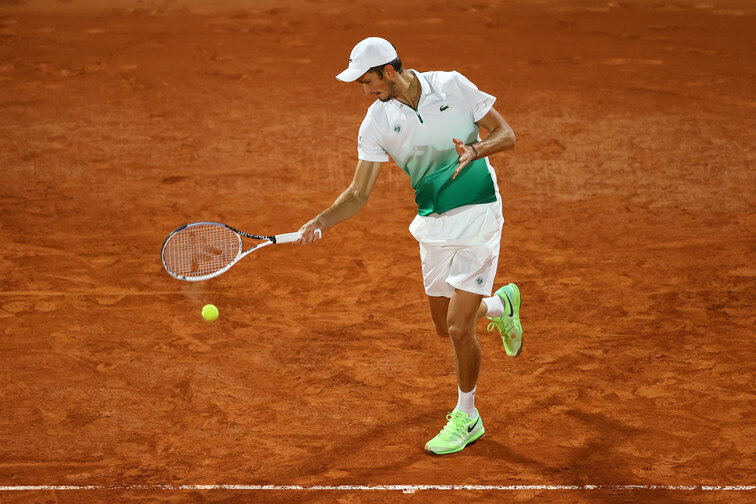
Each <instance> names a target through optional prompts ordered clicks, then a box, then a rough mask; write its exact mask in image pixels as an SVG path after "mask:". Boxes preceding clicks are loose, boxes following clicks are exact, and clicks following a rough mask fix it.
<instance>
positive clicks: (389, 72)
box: [383, 65, 396, 79]
mask: <svg viewBox="0 0 756 504" xmlns="http://www.w3.org/2000/svg"><path fill="white" fill-rule="evenodd" d="M383 74H384V75H386V76H387V77H388V78H389V79H394V78H395V77H396V70H394V67H393V66H391V65H386V66H385V67H383Z"/></svg>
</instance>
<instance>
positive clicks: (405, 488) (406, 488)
mask: <svg viewBox="0 0 756 504" xmlns="http://www.w3.org/2000/svg"><path fill="white" fill-rule="evenodd" d="M50 490H55V491H65V490H88V491H91V490H106V491H108V490H110V491H112V490H139V491H145V490H162V491H165V490H248V491H395V492H398V491H401V492H403V493H415V492H417V491H423V490H441V491H450V490H451V491H454V490H472V491H523V490H540V491H560V490H588V491H592V490H668V491H686V492H690V491H696V490H698V491H704V492H712V491H714V492H717V491H729V492H751V491H756V485H310V486H304V485H34V486H31V485H19V486H0V492H12V491H50Z"/></svg>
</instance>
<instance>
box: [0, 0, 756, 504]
mask: <svg viewBox="0 0 756 504" xmlns="http://www.w3.org/2000/svg"><path fill="white" fill-rule="evenodd" d="M219 4H220V5H219ZM754 32H756V6H755V5H754V4H753V3H752V2H747V1H736V0H723V1H721V2H719V1H710V2H708V3H706V2H705V1H704V0H700V1H698V0H679V1H676V2H673V3H670V2H665V1H659V2H654V1H643V2H633V1H627V2H612V3H607V2H599V1H596V2H593V1H588V0H574V1H570V2H562V1H556V0H551V1H537V2H536V1H533V2H523V1H514V2H510V1H507V2H504V1H496V0H489V1H486V0H481V1H480V2H477V3H476V2H473V3H464V2H463V3H452V2H442V1H431V2H406V1H398V0H383V1H380V2H376V3H373V2H370V3H369V2H366V1H364V0H359V1H357V2H346V1H344V2H337V1H333V0H322V1H318V0H311V1H300V0H297V1H292V2H284V1H280V2H272V1H249V2H243V1H241V0H236V1H234V2H224V3H222V4H221V3H219V2H218V3H216V2H210V1H207V2H204V1H194V0H180V1H173V2H171V1H165V2H162V1H160V2H158V1H149V0H146V1H126V0H118V1H111V2H95V1H79V0H72V1H68V2H62V1H61V2H54V1H51V0H47V1H29V2H24V1H8V0H2V1H0V172H1V173H2V184H1V185H0V207H1V209H0V251H1V253H0V287H1V288H2V291H0V487H18V486H61V485H70V486H75V487H82V486H87V485H93V486H95V487H96V489H94V490H81V489H79V490H52V489H49V490H27V491H22V490H6V491H0V502H2V503H20V502H40V503H68V502H229V503H231V502H281V503H283V502H338V503H343V504H347V503H348V504H351V503H359V502H370V503H373V502H440V503H445V502H452V501H454V502H481V501H489V502H494V501H496V502H538V503H541V502H554V503H611V502H696V503H699V502H701V503H703V502H718V503H719V502H721V503H733V502H735V503H738V502H740V503H746V502H754V501H756V489H754V488H753V485H756V458H755V456H754V453H756V426H755V422H754V418H756V385H754V384H755V383H756V342H755V338H754V336H755V333H754V325H755V323H756V311H755V310H754V300H755V299H756V284H755V280H756V254H755V253H754V252H755V249H756V190H755V187H756V175H755V171H754V161H755V160H756V146H755V144H754V136H753V135H754V130H755V129H756V119H755V118H756V86H755V85H754V82H756V65H755V63H754V54H755V51H754V50H755V49H756V42H755V41H756V38H754ZM370 35H378V36H383V37H385V38H388V39H390V40H391V41H393V42H394V44H395V45H396V46H397V48H398V50H399V54H400V56H401V57H402V59H403V60H404V63H405V65H406V67H408V68H414V69H418V70H423V71H424V70H453V69H454V70H458V71H460V72H462V73H463V74H464V75H466V76H467V77H469V78H470V79H471V80H472V81H473V82H475V83H476V84H477V85H478V86H479V87H480V88H481V89H482V90H484V91H487V92H489V93H491V94H493V95H495V96H497V97H498V101H497V104H496V107H497V109H498V110H499V111H500V112H501V113H502V115H503V116H504V117H505V118H506V119H507V121H508V122H509V124H510V125H511V126H512V128H513V129H514V131H515V133H516V134H517V139H518V143H517V146H516V148H515V150H514V151H511V152H508V153H502V154H497V155H496V156H494V157H493V158H492V163H493V164H494V166H495V167H496V169H497V173H498V177H499V188H500V190H501V193H502V196H503V199H504V216H505V219H506V224H505V227H504V238H503V242H502V256H501V259H500V264H499V272H498V275H497V282H496V284H497V285H501V284H503V283H508V282H511V281H514V282H517V284H518V285H519V286H520V289H521V291H522V295H523V306H522V323H523V327H524V331H525V347H524V351H523V353H522V355H521V356H520V357H519V358H517V359H511V358H508V357H507V356H506V354H505V353H504V350H503V347H502V345H501V342H500V339H499V338H498V336H496V335H495V334H494V333H491V334H489V333H487V332H486V330H485V324H484V323H483V322H481V323H480V324H479V327H478V337H479V339H480V341H481V345H482V347H483V352H484V355H483V359H484V360H483V368H482V371H481V376H480V380H479V384H478V400H477V401H476V405H477V407H478V409H479V410H480V412H481V415H482V418H483V421H484V424H485V427H486V434H485V436H483V438H481V439H480V440H479V441H478V442H477V443H475V444H474V445H472V446H470V447H468V448H467V449H466V450H464V451H463V452H461V453H459V454H456V455H452V456H447V457H431V456H428V455H426V454H425V453H424V452H423V449H422V448H423V445H424V443H425V442H426V441H427V440H428V439H430V437H432V436H433V435H435V434H436V433H437V432H438V430H439V429H440V428H441V427H442V426H443V424H444V422H445V420H444V415H445V414H446V412H447V411H450V410H451V409H452V408H453V407H454V404H455V401H456V380H455V375H454V367H453V359H452V347H451V344H450V343H449V341H446V340H442V339H441V338H439V337H438V336H437V335H436V334H435V333H434V331H433V327H432V324H431V322H430V318H429V315H428V309H427V303H426V300H425V296H424V293H423V286H422V279H421V276H420V260H419V257H418V250H417V244H416V242H415V241H414V240H413V238H412V237H411V235H410V234H409V232H408V230H407V226H408V225H409V223H410V221H411V220H412V218H413V215H414V213H415V206H414V200H413V196H414V195H413V193H412V190H411V188H410V185H409V179H408V178H407V177H406V176H405V175H404V173H402V172H401V171H400V170H399V168H398V167H396V166H395V165H393V164H389V165H385V166H384V169H383V172H382V175H381V177H380V178H379V180H378V184H377V187H376V190H375V192H374V193H373V195H372V197H371V200H370V202H369V203H368V205H367V206H366V208H365V209H364V210H363V211H362V212H361V213H360V214H359V215H358V216H357V217H355V218H354V219H352V220H350V221H348V222H346V223H344V224H342V225H340V226H337V227H335V228H333V229H330V230H328V231H327V232H326V233H325V236H324V240H322V241H321V242H319V243H318V244H316V245H313V246H310V247H301V246H290V245H286V246H279V247H271V248H267V249H265V250H263V251H261V252H260V253H259V254H257V255H253V256H251V257H248V258H247V259H245V260H244V261H242V262H241V263H239V264H238V265H236V266H235V267H234V268H233V269H232V270H231V271H230V272H229V273H227V274H225V275H223V276H221V277H219V278H217V279H214V280H211V281H208V282H202V283H196V284H189V283H182V282H179V281H177V280H174V279H172V278H171V277H169V276H168V275H167V274H166V273H165V272H164V271H163V269H162V265H161V262H160V247H161V244H162V242H163V239H164V238H165V236H166V234H167V233H168V232H169V231H171V230H172V229H174V228H175V227H177V226H178V225H180V224H183V223H186V222H190V221H195V220H216V221H222V222H227V223H229V224H231V225H234V226H236V227H238V228H240V229H244V230H247V231H250V232H258V233H264V234H274V233H282V232H290V231H295V230H297V229H298V228H299V227H300V226H301V225H302V224H303V223H304V222H305V221H307V220H308V219H309V218H311V217H313V216H314V215H316V214H317V213H318V212H319V211H321V210H322V209H324V208H325V207H326V206H327V205H329V204H330V203H331V202H332V201H333V200H334V199H335V198H336V196H337V195H338V194H339V193H340V192H341V191H342V190H343V189H344V188H345V187H346V186H347V185H348V184H349V182H350V180H351V175H352V172H353V169H354V165H355V162H356V137H357V130H358V127H359V124H360V121H361V120H362V118H363V116H364V112H365V109H366V108H367V107H368V106H369V104H370V102H371V99H370V98H368V97H365V96H364V95H362V92H361V89H360V88H359V86H358V85H347V84H341V83H338V82H337V81H335V80H334V75H335V74H337V73H338V72H339V71H341V70H342V69H343V68H344V67H345V65H346V64H347V57H348V54H349V51H350V50H351V47H352V46H353V45H354V43H356V42H357V41H359V40H360V39H362V38H364V37H366V36H370ZM206 303H214V304H216V305H217V306H218V307H219V309H220V313H221V315H220V319H219V320H218V321H217V322H214V323H206V322H204V321H203V320H202V318H201V317H200V309H201V307H202V306H203V305H204V304H206ZM211 484H223V485H267V484H270V485H283V486H287V485H302V486H304V487H312V486H314V485H335V486H343V485H484V486H485V485H510V486H511V485H528V486H539V485H543V486H559V485H575V486H580V487H581V488H580V489H576V490H575V489H573V490H570V489H562V490H555V489H535V488H530V489H525V490H464V489H460V490H418V491H416V492H415V493H412V494H405V493H403V492H402V491H396V490H372V491H368V490H345V489H341V490H330V491H314V490H291V489H290V490H267V491H264V490H257V491H255V490H230V489H225V490H181V489H176V488H173V489H160V488H157V487H155V485H173V486H178V485H211ZM586 485H597V486H602V488H598V489H586V488H585V486H586ZM613 485H641V486H646V487H649V486H652V485H660V486H663V487H669V486H675V485H692V486H696V487H699V486H706V485H712V486H731V487H743V486H750V487H751V489H750V490H747V489H746V490H743V489H740V490H737V489H736V490H719V491H713V490H703V489H694V490H675V489H669V488H665V489H649V488H645V489H635V490H634V489H627V488H624V489H617V488H611V487H612V486H613Z"/></svg>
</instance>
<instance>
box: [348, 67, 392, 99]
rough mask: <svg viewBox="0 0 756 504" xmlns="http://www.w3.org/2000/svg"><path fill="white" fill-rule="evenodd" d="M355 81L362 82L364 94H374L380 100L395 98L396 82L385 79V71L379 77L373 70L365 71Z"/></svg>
mask: <svg viewBox="0 0 756 504" xmlns="http://www.w3.org/2000/svg"><path fill="white" fill-rule="evenodd" d="M357 82H359V83H360V84H362V90H363V91H364V92H365V94H366V95H375V96H376V97H377V98H378V99H379V100H381V101H382V102H387V101H389V100H391V99H392V98H396V84H395V83H394V82H392V81H390V80H389V79H387V78H386V74H385V73H384V75H383V78H381V77H378V74H376V73H375V72H367V73H365V74H364V75H363V76H362V77H360V78H359V79H357Z"/></svg>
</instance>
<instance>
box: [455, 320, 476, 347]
mask: <svg viewBox="0 0 756 504" xmlns="http://www.w3.org/2000/svg"><path fill="white" fill-rule="evenodd" d="M448 326H449V337H450V338H451V339H452V341H453V342H455V343H458V342H463V341H466V340H467V339H470V338H472V337H473V336H474V335H475V325H474V324H469V323H465V322H449V324H448Z"/></svg>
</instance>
